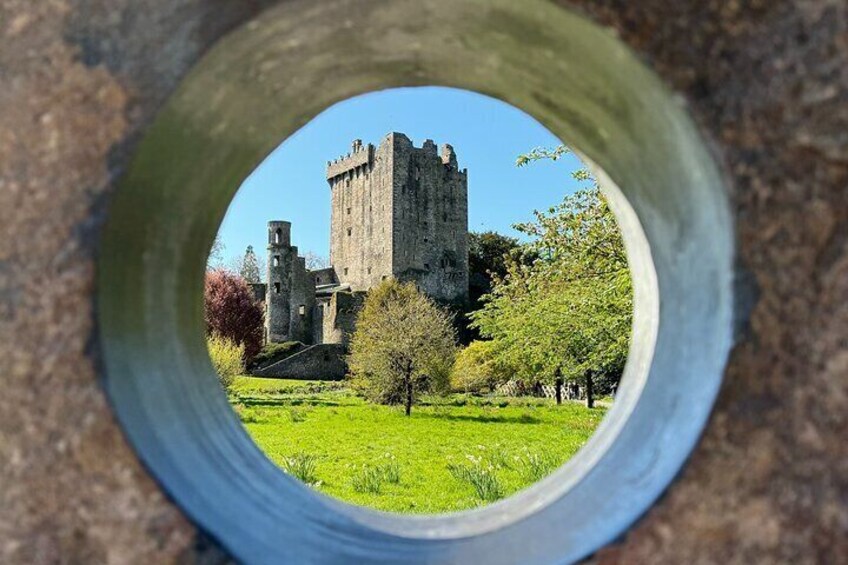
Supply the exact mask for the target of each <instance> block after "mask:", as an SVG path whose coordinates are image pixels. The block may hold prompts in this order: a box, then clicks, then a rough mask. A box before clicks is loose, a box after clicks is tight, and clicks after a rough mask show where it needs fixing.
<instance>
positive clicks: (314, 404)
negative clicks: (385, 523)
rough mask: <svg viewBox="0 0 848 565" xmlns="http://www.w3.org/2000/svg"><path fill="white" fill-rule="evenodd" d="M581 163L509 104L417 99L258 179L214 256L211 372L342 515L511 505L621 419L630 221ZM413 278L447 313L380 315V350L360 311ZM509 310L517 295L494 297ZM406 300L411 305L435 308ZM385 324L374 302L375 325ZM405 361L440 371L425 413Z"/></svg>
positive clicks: (277, 161)
mask: <svg viewBox="0 0 848 565" xmlns="http://www.w3.org/2000/svg"><path fill="white" fill-rule="evenodd" d="M565 147H566V146H564V145H563V142H562V140H560V139H557V138H556V137H555V136H554V135H553V134H552V133H551V132H550V131H548V130H547V129H545V128H544V126H542V125H541V124H540V123H538V122H537V121H536V120H534V119H533V118H531V117H530V116H528V115H527V114H525V113H524V112H521V111H520V110H519V109H517V108H515V107H514V106H510V105H508V104H506V103H504V102H501V101H499V100H496V99H493V98H490V97H487V96H483V95H480V94H477V93H473V92H470V91H465V90H458V89H453V88H444V87H429V88H427V87H415V88H399V89H387V90H382V91H380V92H375V93H369V94H365V95H361V96H357V97H355V98H352V99H348V100H345V101H343V102H339V103H337V104H335V105H333V106H332V107H330V108H328V109H327V110H325V111H324V112H322V113H321V114H319V115H318V116H316V117H315V118H314V119H313V120H311V121H310V122H309V123H308V124H307V125H305V126H304V127H303V128H301V129H299V130H298V131H297V132H296V133H295V134H293V135H292V136H291V137H289V138H288V139H287V140H285V141H284V142H283V143H281V144H280V145H279V146H278V147H277V148H275V149H274V150H273V151H272V152H271V154H270V155H269V156H268V157H267V158H266V159H265V160H263V162H262V163H261V164H260V165H259V166H258V167H257V168H256V169H255V170H253V171H252V172H251V173H250V175H249V176H248V177H247V179H245V181H244V182H243V183H242V185H241V187H240V188H239V190H238V193H237V194H236V196H235V198H234V199H233V201H232V203H231V204H230V206H229V208H228V210H227V215H226V218H225V220H224V222H223V224H222V225H221V227H220V229H219V231H218V235H217V236H216V242H215V244H214V245H213V250H212V251H211V252H210V259H209V262H208V265H207V271H206V273H205V275H206V277H205V278H206V288H205V290H204V294H205V296H204V301H205V304H206V320H207V333H208V334H210V335H211V334H213V333H214V334H217V335H219V336H225V339H226V340H229V343H231V344H232V345H231V346H230V347H229V348H228V347H226V345H225V344H226V343H227V342H222V340H220V339H214V340H210V357H211V358H212V359H213V364H215V365H216V367H220V372H221V375H220V376H221V381H222V384H223V385H224V386H225V387H226V390H227V396H228V400H229V401H230V403H231V405H232V406H233V408H234V409H235V412H236V414H237V416H238V418H239V420H240V421H241V422H242V424H243V425H244V427H245V429H246V430H247V432H248V434H249V435H250V436H251V438H252V439H253V440H254V441H255V442H256V444H257V445H258V446H259V448H260V449H261V450H262V451H263V452H264V453H265V454H266V455H267V456H268V458H269V459H271V460H272V461H273V462H274V463H275V464H276V465H278V466H280V467H281V468H282V469H283V470H284V471H285V472H287V473H288V474H289V475H291V476H294V477H296V478H298V479H300V480H301V481H302V482H303V483H305V484H308V485H310V486H312V488H314V489H315V490H316V491H318V492H320V493H323V494H326V495H328V496H331V497H333V498H336V499H338V500H341V501H344V502H348V503H350V504H354V505H361V506H365V507H368V508H373V509H376V510H383V511H387V512H398V513H401V514H412V515H419V516H421V515H433V514H443V513H447V512H458V511H462V510H468V509H474V508H477V507H480V506H485V505H487V504H491V503H493V502H495V501H497V500H500V499H503V498H506V497H508V496H511V495H513V494H515V493H517V492H520V491H522V490H524V489H526V488H528V487H530V486H532V485H533V484H535V483H536V482H537V481H538V480H540V479H541V478H543V477H545V476H547V475H548V474H550V473H551V472H552V471H554V470H555V469H557V468H559V467H560V466H561V465H563V464H564V463H565V462H566V461H567V460H569V459H571V458H572V457H573V456H574V455H575V454H576V453H577V451H578V450H579V449H580V447H581V446H582V445H583V444H584V443H585V442H586V441H587V440H588V439H589V438H590V437H591V435H592V434H593V433H594V431H595V429H596V428H597V426H598V425H599V424H600V423H601V421H602V419H603V417H604V415H605V414H606V412H607V411H608V409H609V407H610V406H611V405H612V403H613V397H614V393H615V387H616V384H617V383H618V381H619V379H620V377H621V376H622V375H621V373H622V371H623V369H624V364H625V360H626V356H627V353H628V351H629V340H630V335H631V329H632V313H633V305H632V292H631V284H630V278H631V277H630V272H629V271H630V270H629V267H628V265H627V263H626V259H625V257H624V250H623V239H622V238H621V233H620V230H619V229H618V226H617V221H616V220H615V219H614V218H612V217H611V215H612V214H611V211H610V210H609V208H608V207H607V206H606V205H605V201H601V200H600V199H598V198H597V191H596V187H597V182H596V179H594V178H593V177H592V176H591V175H587V174H584V173H586V172H588V171H587V167H586V164H585V163H584V162H582V161H581V160H580V159H579V157H577V156H576V155H574V154H573V152H571V151H565V149H564V148H565ZM560 148H562V150H561V149H560ZM524 165H526V166H524ZM577 210H582V212H577ZM537 211H542V212H537ZM527 223H529V224H527ZM576 223H579V225H580V226H581V227H580V228H577V227H576V226H575V224H576ZM516 224H525V225H524V227H518V228H517V227H516ZM536 230H543V233H537V231H536ZM351 231H352V233H351ZM577 232H580V233H585V234H586V236H585V237H581V238H580V239H579V240H577V239H575V238H573V237H572V234H573V233H577ZM564 239H566V240H568V241H567V242H566V241H564ZM549 246H553V247H555V248H556V249H559V250H561V251H565V250H566V249H568V250H569V251H568V255H567V256H565V255H562V256H557V257H554V256H553V255H552V254H551V253H550V252H546V248H548V247H549ZM596 246H597V249H600V250H601V251H597V250H596ZM240 251H241V252H242V253H240ZM551 251H552V250H551ZM499 253H501V254H509V255H510V257H511V258H512V259H515V258H518V257H520V258H521V259H520V262H521V264H522V265H523V268H522V269H520V270H519V269H515V268H514V266H513V267H511V266H510V265H511V262H510V260H501V261H500V262H498V261H497V259H499V258H500V257H499V255H498V254H499ZM448 254H450V255H448ZM537 254H538V255H539V256H540V257H538V259H539V261H538V262H536V261H535V259H536V255H537ZM576 256H579V257H581V258H582V259H581V260H579V261H575V259H574V258H575V257H576ZM445 257H452V258H453V259H454V260H455V261H456V262H455V263H454V264H449V263H447V264H446V263H445V262H443V259H444V258H445ZM465 257H467V261H466V260H465V259H464V258H465ZM531 257H532V259H531ZM587 257H591V259H590V260H587V259H586V258H587ZM459 258H463V259H462V260H460V259H459ZM531 262H532V263H533V265H532V266H531ZM575 263H577V264H575ZM590 263H591V264H590ZM553 265H556V269H555V271H554V272H555V273H557V274H555V275H551V267H552V266H553ZM566 265H569V266H566ZM601 265H603V266H601ZM582 267H586V268H587V269H588V271H590V273H589V272H587V271H586V270H583V269H582ZM489 270H494V271H495V272H496V273H497V278H495V277H491V276H489V275H488V271H489ZM507 273H509V278H508V279H504V281H501V280H500V277H506V275H507ZM530 273H532V275H531V274H530ZM563 273H568V274H567V275H564V274H563ZM564 279H568V280H569V281H570V282H569V284H568V286H567V287H566V289H564V288H563V286H562V285H563V281H564ZM506 280H508V281H509V282H508V283H507V282H506ZM531 280H532V281H533V283H534V284H533V290H532V291H531V292H530V293H528V294H525V293H524V292H521V290H520V289H523V288H524V284H522V282H526V283H529V282H531ZM404 281H413V282H414V283H415V285H416V287H417V289H418V292H420V293H421V294H423V295H424V296H426V297H427V298H429V299H431V300H433V301H434V302H435V304H434V306H435V308H433V309H432V310H427V311H428V312H430V316H429V317H428V316H427V315H424V314H422V312H421V311H420V310H418V309H415V310H414V311H412V312H411V315H412V318H411V319H414V320H416V321H415V323H413V324H409V323H408V320H409V319H410V318H407V317H403V316H401V317H400V318H398V317H396V316H392V317H391V319H387V318H386V317H383V318H380V322H379V323H376V324H375V322H374V319H373V317H372V319H371V320H370V322H368V321H367V320H366V324H365V325H366V326H368V327H369V328H370V335H372V336H375V337H374V338H373V339H372V341H370V342H369V343H368V345H367V346H366V347H362V345H363V344H362V342H361V341H358V338H361V337H362V336H363V335H365V334H366V332H364V331H362V332H361V331H360V330H362V329H363V328H362V326H361V325H360V324H359V316H360V315H361V314H362V313H364V312H365V311H366V310H367V309H368V306H367V304H368V303H369V301H370V300H371V298H372V297H374V296H380V295H384V293H385V292H386V290H387V288H388V287H387V286H386V285H390V286H391V288H394V289H395V290H396V291H397V290H399V289H398V286H397V284H398V282H401V283H402V282H404ZM243 283H246V284H243ZM487 285H491V286H487ZM381 287H382V288H381ZM554 289H555V290H554ZM587 289H591V290H587ZM563 290H567V291H568V294H567V295H563ZM499 294H504V295H508V296H511V297H512V298H511V299H508V300H499V299H497V298H494V299H493V300H491V301H486V300H483V299H482V297H483V296H486V295H490V296H493V297H497V296H498V295H499ZM405 296H407V297H408V298H407V300H405V301H404V302H405V303H404V304H403V305H398V304H396V305H395V306H396V307H398V306H411V304H418V305H419V306H420V305H421V303H420V302H419V301H416V300H415V298H420V295H417V293H416V295H414V296H413V297H412V300H411V301H409V295H408V294H405ZM599 296H603V298H602V299H601V300H600V301H594V300H592V299H591V298H596V297H599ZM541 304H546V305H547V306H546V307H541V306H540V305H541ZM437 309H438V310H441V312H443V313H445V314H447V315H448V316H449V318H450V322H449V326H450V328H451V329H452V330H453V336H451V337H450V338H447V339H445V337H446V336H445V334H446V333H447V332H445V333H439V332H438V331H436V332H434V331H433V330H432V328H434V327H435V328H439V327H441V328H443V329H444V326H446V325H448V324H444V325H442V324H439V323H438V320H434V319H433V317H432V315H433V314H434V313H435V312H437V311H438V310H437ZM386 310H387V309H386V308H385V306H383V307H376V304H374V303H372V310H371V311H372V316H373V315H374V314H375V313H376V314H377V315H378V316H379V313H381V312H382V313H385V312H386ZM404 310H405V311H406V312H407V313H410V310H412V308H407V309H404ZM395 312H397V310H395ZM566 312H568V314H569V317H570V320H572V323H568V322H567V321H565V320H563V318H562V315H563V314H564V313H566ZM260 313H264V319H262V316H261V315H260ZM485 313H488V315H487V316H486V317H485V319H484V321H483V323H481V324H479V325H478V326H473V325H472V323H473V322H472V320H475V319H481V318H482V317H483V315H484V314H485ZM234 318H237V319H240V320H241V321H242V322H243V323H241V324H237V325H234V324H232V320H233V319H234ZM354 320H356V322H357V324H356V327H355V328H354V326H353V324H354ZM578 320H579V323H578V324H577V325H576V326H575V324H574V323H573V321H578ZM515 324H518V325H519V327H518V328H516V326H515ZM425 325H428V326H429V327H430V328H431V329H430V330H428V332H427V335H426V336H424V339H421V340H416V341H417V344H416V345H415V346H414V347H412V348H409V347H410V346H409V345H408V344H409V342H406V343H405V347H401V346H400V345H401V344H402V343H404V342H402V341H399V340H398V339H397V338H398V337H400V336H401V335H403V334H405V335H407V336H409V335H414V334H415V332H416V330H417V329H418V328H420V327H423V326H425ZM401 328H403V329H401ZM542 328H545V329H548V328H550V331H543V330H542ZM434 333H435V334H438V336H439V337H438V338H437V339H434ZM585 337H588V338H589V339H590V340H591V341H590V343H591V346H590V352H589V354H588V356H587V358H586V359H581V358H579V357H578V355H579V352H578V351H577V350H576V349H575V347H574V346H575V345H582V344H583V343H585V342H583V341H582V340H583V338H585ZM516 342H518V344H520V345H516ZM236 343H241V344H243V347H244V348H245V355H244V357H246V358H247V360H246V361H245V364H244V368H243V369H242V371H241V372H240V373H239V374H236V372H237V368H236V367H234V363H233V362H232V358H233V357H235V356H238V351H237V348H236V345H235V344H236ZM356 343H358V344H359V347H354V344H356ZM386 346H389V347H388V348H387V347H386ZM391 346H397V347H391ZM408 348H409V349H408ZM481 348H486V349H483V351H484V353H483V355H488V356H489V357H487V358H485V359H486V361H484V362H481V361H480V360H479V359H480V357H481V354H480V351H481ZM494 351H498V353H499V355H498V362H497V363H498V366H497V368H496V369H495V370H494V371H492V372H489V373H488V374H486V375H483V374H482V373H483V372H484V371H486V370H487V369H488V368H491V366H492V365H494V364H495V362H494V361H493V360H492V357H494V356H495V353H494ZM423 352H429V354H428V355H424V354H422V353H423ZM435 352H438V353H437V354H436V355H433V353H435ZM347 355H350V357H345V356H347ZM395 355H401V356H404V357H405V358H406V359H409V360H411V361H412V362H414V363H421V364H422V365H425V364H426V365H428V369H431V370H434V371H435V375H434V378H429V377H430V375H429V374H428V378H425V379H422V380H421V381H413V382H412V383H411V384H413V391H412V394H411V398H409V406H408V409H409V413H408V414H406V413H405V409H406V406H405V401H406V400H407V398H404V396H403V395H402V394H397V390H396V389H395V390H392V387H393V386H396V385H397V383H400V382H404V378H405V376H404V375H403V374H402V373H401V372H400V371H391V367H389V368H388V370H387V367H386V366H385V365H383V364H382V363H383V361H384V360H385V359H386V357H388V356H395ZM363 357H367V358H365V359H363ZM432 357H437V358H438V361H439V363H438V364H429V363H431V361H430V359H432ZM363 361H364V363H365V364H367V366H368V367H369V368H371V369H372V371H373V373H377V372H378V371H379V375H380V378H379V379H374V378H373V377H372V375H371V374H370V373H371V371H368V370H364V369H363V367H364V364H363ZM555 365H556V368H554V366H555ZM446 366H447V369H448V370H445V367H446ZM484 367H485V368H484ZM580 367H590V368H591V369H594V371H593V373H591V374H587V371H585V370H583V369H581V368H580ZM557 371H558V373H557ZM421 372H422V373H424V372H425V371H421ZM426 372H427V373H429V371H426ZM557 374H558V375H559V377H560V379H561V380H560V381H559V382H560V388H559V391H557V387H556V383H557V380H556V375H557ZM587 377H588V378H587ZM589 385H591V386H589ZM387 392H388V393H387ZM557 393H559V397H560V398H559V402H558V401H557Z"/></svg>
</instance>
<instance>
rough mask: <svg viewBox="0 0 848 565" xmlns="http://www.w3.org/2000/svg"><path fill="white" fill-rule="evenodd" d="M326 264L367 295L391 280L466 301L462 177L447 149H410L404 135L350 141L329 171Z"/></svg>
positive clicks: (464, 176) (465, 203) (465, 179)
mask: <svg viewBox="0 0 848 565" xmlns="http://www.w3.org/2000/svg"><path fill="white" fill-rule="evenodd" d="M327 181H328V182H329V184H330V189H331V190H332V205H331V221H330V225H331V228H330V262H331V263H332V265H333V267H334V268H335V270H336V275H337V276H338V278H339V281H340V282H342V283H348V284H350V285H351V288H352V289H353V290H355V291H357V290H368V289H369V288H371V287H372V286H374V285H376V284H379V282H380V281H381V280H383V279H384V278H386V277H389V276H392V277H395V278H398V279H400V280H414V281H416V282H417V283H418V284H419V285H420V287H421V289H422V290H423V291H424V292H426V293H427V294H428V295H430V296H432V297H433V298H435V299H437V300H443V301H448V302H459V303H462V302H465V301H466V300H467V299H468V172H467V170H460V169H459V165H458V163H457V158H456V154H455V152H454V150H453V148H452V147H451V146H450V145H445V146H443V148H442V154H441V155H439V152H438V149H437V148H436V144H435V143H433V141H432V140H430V139H428V140H426V141H425V142H424V144H423V146H422V147H414V146H413V144H412V141H410V139H409V138H408V137H407V136H406V135H404V134H402V133H390V134H388V135H386V136H385V137H384V138H383V139H382V140H381V141H380V144H379V145H378V146H377V147H376V148H375V147H374V145H372V144H370V143H369V144H368V145H364V146H363V145H362V142H361V141H360V140H358V139H357V140H355V141H354V142H353V147H352V150H351V152H350V153H348V154H347V155H345V156H343V157H341V158H339V159H336V160H334V161H331V162H330V163H328V165H327Z"/></svg>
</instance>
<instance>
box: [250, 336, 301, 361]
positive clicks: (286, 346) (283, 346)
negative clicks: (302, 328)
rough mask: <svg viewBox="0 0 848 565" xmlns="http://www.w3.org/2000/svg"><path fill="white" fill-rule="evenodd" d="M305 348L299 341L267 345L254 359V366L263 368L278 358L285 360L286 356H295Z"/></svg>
mask: <svg viewBox="0 0 848 565" xmlns="http://www.w3.org/2000/svg"><path fill="white" fill-rule="evenodd" d="M303 347H304V345H303V344H302V343H301V342H299V341H284V342H282V343H266V344H265V345H264V346H263V347H262V349H261V350H260V351H259V353H257V354H256V355H255V356H254V357H253V361H252V364H253V366H254V367H261V366H262V365H264V364H266V363H268V362H269V361H274V360H275V359H277V358H283V357H284V356H288V355H291V354H294V353H296V352H297V351H298V350H300V349H301V348H303Z"/></svg>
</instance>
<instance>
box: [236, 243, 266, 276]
mask: <svg viewBox="0 0 848 565" xmlns="http://www.w3.org/2000/svg"><path fill="white" fill-rule="evenodd" d="M230 263H231V267H232V268H231V270H232V272H234V273H236V274H238V275H239V276H240V277H241V278H243V279H244V280H245V282H247V283H250V284H255V283H260V282H262V272H263V271H264V270H265V262H264V261H263V260H262V259H260V258H259V256H258V255H256V253H255V252H254V251H253V246H252V245H248V246H247V249H246V250H245V252H244V255H243V256H242V257H233V259H232V260H231V262H230Z"/></svg>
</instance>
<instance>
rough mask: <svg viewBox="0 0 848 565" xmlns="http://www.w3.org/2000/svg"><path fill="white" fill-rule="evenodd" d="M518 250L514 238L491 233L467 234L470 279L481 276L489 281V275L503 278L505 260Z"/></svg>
mask: <svg viewBox="0 0 848 565" xmlns="http://www.w3.org/2000/svg"><path fill="white" fill-rule="evenodd" d="M519 248H520V245H519V243H518V240H517V239H515V238H514V237H509V236H505V235H501V234H499V233H497V232H493V231H485V232H469V233H468V273H469V276H470V277H471V278H473V277H474V276H475V275H483V276H484V277H485V279H486V280H490V278H491V275H490V274H491V273H494V274H496V275H500V276H503V275H505V274H506V270H507V258H508V257H509V256H510V255H511V254H512V253H514V252H515V251H516V250H517V249H519Z"/></svg>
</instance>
